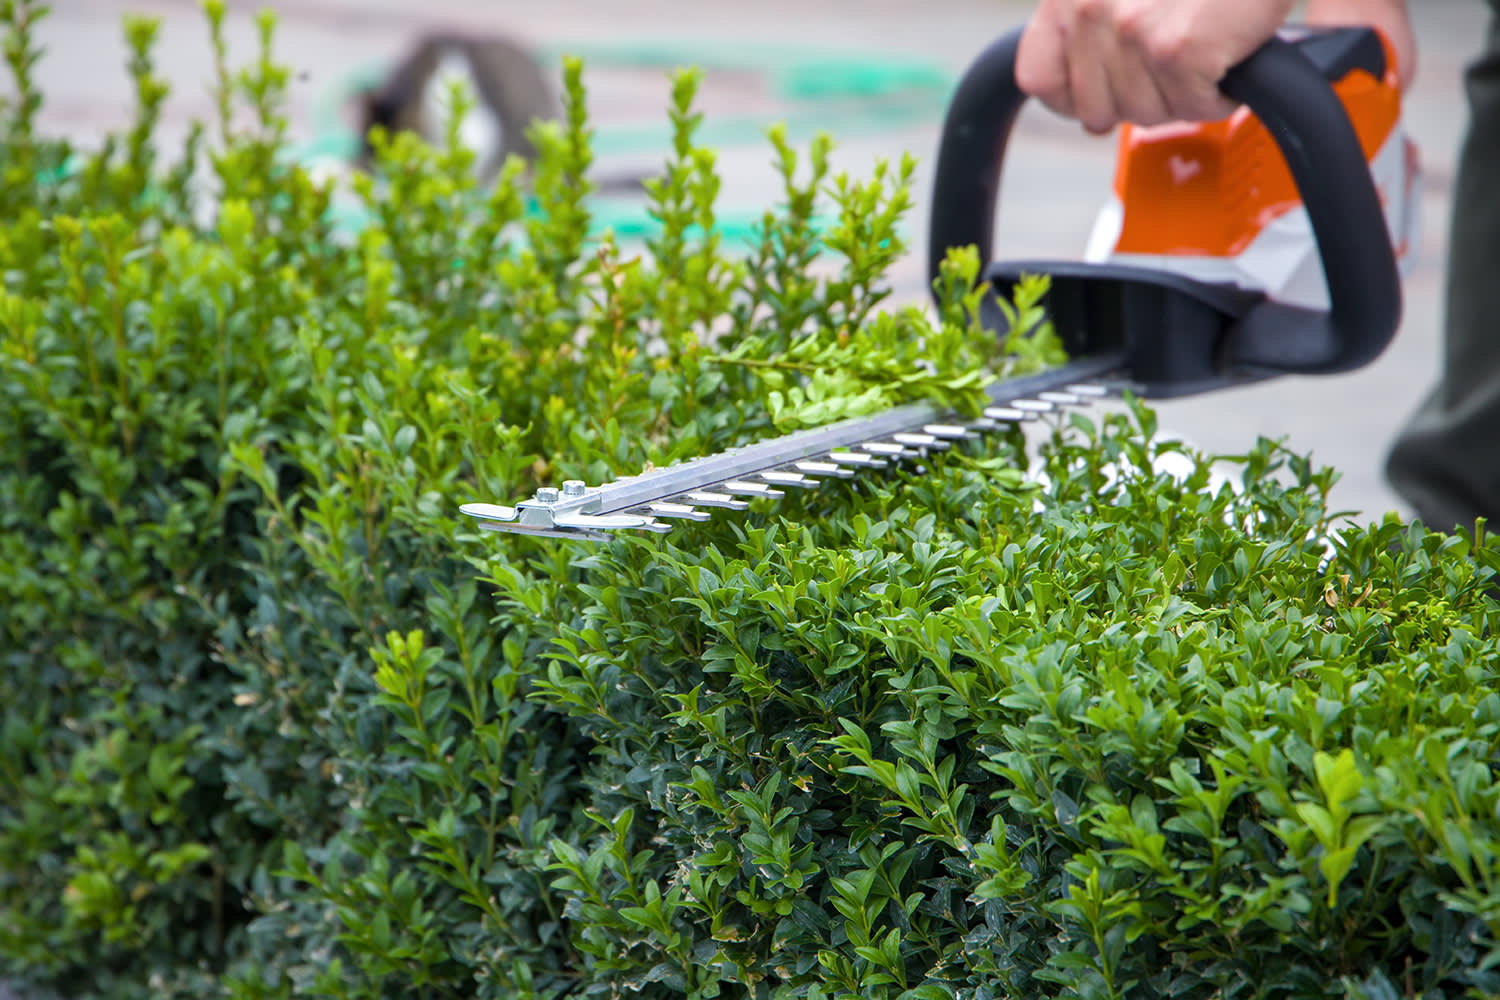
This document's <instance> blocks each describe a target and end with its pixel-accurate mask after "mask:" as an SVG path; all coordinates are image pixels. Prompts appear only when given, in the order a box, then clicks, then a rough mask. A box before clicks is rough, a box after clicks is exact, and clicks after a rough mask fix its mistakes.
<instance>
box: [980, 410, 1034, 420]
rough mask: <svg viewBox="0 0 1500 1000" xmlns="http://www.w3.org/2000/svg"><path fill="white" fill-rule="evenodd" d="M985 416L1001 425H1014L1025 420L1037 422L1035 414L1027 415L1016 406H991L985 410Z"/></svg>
mask: <svg viewBox="0 0 1500 1000" xmlns="http://www.w3.org/2000/svg"><path fill="white" fill-rule="evenodd" d="M984 415H985V416H986V417H988V418H989V419H991V420H998V421H1000V422H1001V423H1007V424H1014V423H1019V422H1020V421H1023V420H1035V419H1036V414H1035V413H1027V412H1026V411H1025V410H1022V409H1017V408H1016V407H1014V406H989V407H986V408H985V411H984Z"/></svg>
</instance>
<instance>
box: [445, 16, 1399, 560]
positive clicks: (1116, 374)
mask: <svg viewBox="0 0 1500 1000" xmlns="http://www.w3.org/2000/svg"><path fill="white" fill-rule="evenodd" d="M1019 40H1020V32H1019V31H1014V32H1012V33H1010V34H1008V35H1006V36H1004V37H1002V38H1001V39H999V40H998V41H996V42H995V43H994V44H993V45H991V46H990V47H989V48H988V49H987V50H986V51H985V52H984V53H983V54H981V55H980V57H979V58H978V59H977V60H975V62H974V63H973V64H972V65H971V66H970V67H969V69H968V71H967V72H966V74H965V76H964V77H963V79H962V80H961V81H960V83H959V86H958V89H957V92H956V94H955V95H954V97H953V100H952V103H951V104H950V106H949V109H948V114H947V118H946V120H945V122H944V126H943V133H942V140H941V145H940V147H939V151H938V159H937V170H936V178H935V182H934V189H933V206H932V214H931V223H930V233H929V247H928V253H929V257H928V273H929V275H930V277H931V278H933V279H934V280H935V279H936V278H937V277H938V275H939V269H940V266H941V264H942V263H943V261H944V260H945V259H946V257H947V254H948V251H949V249H950V248H954V247H964V246H970V245H972V246H975V247H977V248H978V249H979V252H980V253H981V255H983V256H985V257H987V254H988V251H987V248H988V247H989V246H990V243H991V236H992V232H993V224H994V223H993V220H994V215H995V204H996V198H997V195H998V192H999V186H1000V168H1001V165H1002V161H1003V160H1004V156H1005V150H1006V144H1007V141H1008V140H1009V137H1010V133H1011V130H1012V127H1013V126H1014V124H1015V120H1016V117H1017V115H1018V113H1019V112H1020V110H1021V108H1022V106H1023V105H1024V103H1025V100H1026V98H1025V95H1023V94H1022V93H1021V91H1020V90H1019V89H1018V88H1017V86H1016V84H1015V56H1016V47H1017V44H1018V42H1019ZM1221 88H1222V89H1223V91H1224V93H1225V94H1226V95H1228V96H1229V97H1230V98H1232V99H1234V100H1237V101H1239V102H1241V103H1242V105H1243V107H1241V108H1240V109H1239V110H1237V111H1236V112H1235V113H1234V114H1233V115H1232V116H1231V117H1229V118H1228V119H1226V120H1224V121H1222V122H1211V123H1202V124H1192V125H1187V124H1178V125H1171V126H1164V127H1160V128H1152V129H1142V128H1133V127H1129V126H1127V127H1125V128H1124V129H1122V130H1121V135H1120V140H1119V144H1120V157H1119V161H1118V164H1117V169H1116V173H1115V184H1114V197H1113V198H1112V199H1111V200H1110V202H1109V204H1107V205H1106V207H1105V209H1104V211H1103V212H1101V214H1100V217H1099V220H1098V223H1097V224H1096V227H1095V230H1094V234H1093V237H1092V238H1091V240H1090V242H1089V247H1088V250H1087V252H1086V254H1085V257H1084V259H1083V260H1081V261H1063V262H1058V261H1005V262H993V263H988V264H986V265H985V266H983V268H982V271H981V274H982V278H981V280H982V282H984V283H986V284H987V285H988V286H989V288H990V289H991V290H992V291H994V292H1001V291H1004V290H1006V289H1008V288H1010V287H1012V286H1013V285H1015V284H1016V283H1017V282H1018V281H1020V280H1021V278H1022V276H1023V275H1045V276H1046V277H1047V278H1048V282H1049V289H1048V292H1047V294H1046V298H1045V300H1044V301H1043V307H1044V309H1045V312H1046V315H1047V318H1048V319H1049V320H1050V322H1051V324H1052V326H1053V328H1054V329H1055V330H1056V332H1057V334H1058V335H1059V337H1060V338H1061V341H1062V344H1063V347H1064V349H1065V350H1066V351H1067V354H1068V356H1069V358H1071V359H1072V360H1071V361H1070V362H1068V363H1067V364H1064V365H1062V366H1060V367H1058V368H1055V369H1053V370H1050V371H1046V372H1043V373H1040V374H1034V375H1028V376H1024V377H1021V378H1016V379H1009V380H1002V381H998V382H995V383H993V384H992V385H991V386H990V387H989V388H988V390H987V391H988V394H989V405H988V406H987V407H986V408H985V409H984V410H983V414H982V416H980V417H978V418H975V419H959V418H958V417H957V416H956V415H955V414H953V413H951V412H944V411H941V410H939V409H938V408H937V407H935V406H932V405H927V404H911V405H905V406H900V407H897V408H894V409H890V410H887V411H885V412H882V413H878V414H875V415H873V416H868V417H860V418H855V419H850V420H844V421H841V422H838V423H834V424H829V425H827V426H823V427H815V428H812V429H808V430H802V431H797V432H795V433H792V434H788V435H785V436H782V437H777V438H773V439H770V440H766V441H761V442H758V443H755V444H751V445H747V446H744V447H741V448H736V449H732V450H729V451H725V452H722V453H719V454H715V455H709V456H705V457H700V458H695V459H691V460H688V461H685V462H681V463H679V464H676V465H672V466H669V467H667V468H662V469H654V470H651V471H648V472H645V473H643V474H641V475H636V476H627V477H623V478H620V479H616V480H614V481H613V482H609V483H605V484H603V485H599V486H589V485H587V484H586V483H583V482H580V481H570V482H567V483H564V484H563V485H562V486H561V487H560V488H559V487H543V488H541V489H539V490H538V491H537V494H536V496H534V497H533V498H531V499H528V500H523V501H521V502H520V503H518V504H516V505H515V506H513V507H512V506H503V505H499V504H492V503H471V504H465V505H464V506H463V507H462V511H463V513H465V514H466V515H468V516H470V517H472V518H474V519H475V520H476V522H477V523H478V524H479V526H481V527H483V528H488V529H492V530H496V531H511V532H520V533H525V534H535V535H548V536H557V537H566V538H580V537H582V538H603V537H608V535H609V533H610V532H613V531H619V530H645V531H657V532H664V531H669V530H670V528H671V524H672V522H674V521H678V520H705V519H707V518H708V517H709V516H710V515H709V512H708V509H710V508H729V509H743V508H745V507H746V506H747V505H748V503H749V502H750V501H751V500H753V499H756V498H763V497H770V498H774V497H779V496H783V495H784V494H785V491H786V490H788V489H806V488H812V487H816V486H817V485H818V484H819V483H820V482H822V481H823V480H825V479H844V478H849V477H851V476H854V475H857V474H858V473H859V472H860V471H861V470H865V469H877V468H881V467H883V466H886V465H888V464H890V463H894V462H900V461H904V460H909V459H918V458H921V457H922V456H924V455H926V454H928V453H930V452H933V451H937V450H941V449H944V448H947V447H950V446H951V445H952V444H953V443H954V442H957V441H961V440H964V439H968V438H971V437H974V436H976V435H980V434H984V433H986V432H989V431H993V430H995V429H996V428H998V427H1001V426H1003V425H1006V424H1010V423H1014V422H1017V421H1023V420H1027V419H1033V418H1035V417H1036V416H1037V415H1039V414H1041V413H1045V412H1048V411H1053V410H1057V409H1060V408H1066V407H1071V406H1080V405H1086V404H1087V403H1089V402H1091V401H1094V400H1098V399H1100V398H1103V397H1106V396H1111V395H1115V394H1118V393H1121V392H1122V391H1124V390H1127V389H1128V390H1130V391H1132V392H1134V393H1136V394H1137V395H1140V396H1142V397H1145V398H1168V397H1178V396H1185V395H1193V394H1199V393H1204V392H1210V391H1215V390H1218V389H1222V388H1226V387H1230V386H1235V385H1243V384H1246V383H1248V382H1252V381H1257V380H1262V379H1267V378H1273V377H1276V376H1279V375H1287V374H1306V375H1327V374H1335V373H1341V372H1347V371H1351V370H1353V369H1356V368H1359V367H1362V366H1364V365H1366V364H1368V363H1370V362H1371V361H1373V360H1374V359H1375V358H1376V357H1378V356H1379V355H1380V353H1381V352H1382V351H1383V350H1384V349H1385V348H1386V346H1387V345H1388V344H1389V343H1390V341H1391V338H1392V337H1393V336H1394V335H1395V332H1396V327H1397V325H1398V323H1399V321H1400V315H1401V286H1400V270H1399V267H1398V258H1399V259H1400V261H1401V262H1402V264H1405V263H1407V262H1409V261H1410V259H1411V258H1412V256H1413V247H1414V239H1415V233H1416V231H1417V228H1416V215H1415V212H1414V208H1415V205H1416V201H1417V197H1418V191H1417V170H1418V167H1417V162H1416V157H1415V149H1414V147H1413V145H1412V143H1411V142H1410V140H1409V139H1407V137H1406V136H1405V133H1404V131H1403V129H1402V127H1401V122H1400V111H1401V106H1400V105H1401V99H1400V89H1399V83H1398V79H1397V73H1396V67H1395V64H1394V56H1393V54H1392V52H1391V50H1390V48H1389V47H1388V46H1387V45H1386V43H1385V41H1384V39H1383V38H1382V37H1381V36H1380V34H1379V33H1378V32H1376V31H1375V30H1373V29H1369V28H1339V29H1331V30H1316V31H1313V30H1295V29H1289V30H1287V31H1284V32H1282V33H1281V34H1280V35H1279V36H1278V37H1277V38H1274V39H1272V40H1271V41H1269V42H1268V43H1267V44H1266V45H1264V46H1263V47H1262V48H1260V49H1259V50H1257V51H1256V52H1255V53H1254V54H1253V55H1252V56H1251V57H1250V58H1248V59H1247V60H1245V61H1244V62H1243V63H1241V64H1240V65H1239V66H1237V67H1235V68H1234V69H1233V70H1231V71H1230V72H1229V74H1228V75H1227V76H1226V77H1225V78H1224V80H1223V82H1222V84H1221ZM1382 204H1383V205H1384V209H1383V210H1382ZM1010 315H1011V313H1010V311H1008V310H1007V309H1005V308H1004V307H1003V305H1002V303H1001V302H1000V301H999V300H998V297H997V295H995V294H986V296H985V297H984V298H983V299H982V305H981V308H980V318H981V320H982V322H983V323H984V324H985V326H986V327H987V328H989V329H993V330H994V331H995V333H996V335H997V336H1004V335H1006V334H1007V333H1008V332H1009V323H1010Z"/></svg>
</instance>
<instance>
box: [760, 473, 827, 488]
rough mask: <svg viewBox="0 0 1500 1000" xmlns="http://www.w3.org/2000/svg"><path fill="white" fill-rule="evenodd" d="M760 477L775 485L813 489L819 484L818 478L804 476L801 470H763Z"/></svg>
mask: <svg viewBox="0 0 1500 1000" xmlns="http://www.w3.org/2000/svg"><path fill="white" fill-rule="evenodd" d="M759 475H760V478H762V479H764V480H765V481H766V482H768V483H770V484H771V485H773V486H797V487H800V488H802V489H811V488H812V487H814V486H817V485H818V480H816V479H811V478H809V477H807V476H804V475H803V474H802V473H800V472H777V471H772V472H762V473H760V474H759Z"/></svg>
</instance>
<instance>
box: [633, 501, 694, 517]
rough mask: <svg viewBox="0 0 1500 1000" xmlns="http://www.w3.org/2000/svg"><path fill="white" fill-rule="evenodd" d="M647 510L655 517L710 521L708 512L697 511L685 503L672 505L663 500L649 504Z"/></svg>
mask: <svg viewBox="0 0 1500 1000" xmlns="http://www.w3.org/2000/svg"><path fill="white" fill-rule="evenodd" d="M645 509H646V510H648V511H650V512H651V514H652V516H653V517H671V518H676V519H678V520H681V521H707V520H708V512H707V511H702V510H697V509H696V508H693V507H690V506H688V505H687V504H685V503H670V502H668V501H666V500H662V501H660V502H658V503H651V504H647V505H646V508H645Z"/></svg>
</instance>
